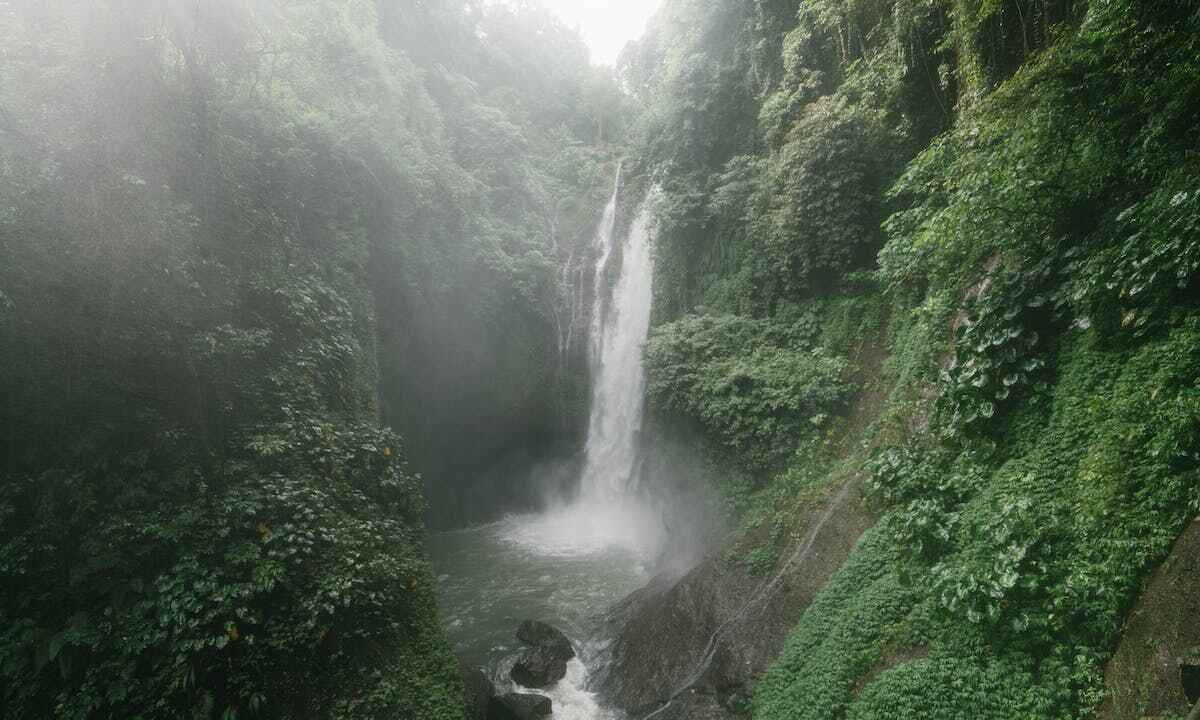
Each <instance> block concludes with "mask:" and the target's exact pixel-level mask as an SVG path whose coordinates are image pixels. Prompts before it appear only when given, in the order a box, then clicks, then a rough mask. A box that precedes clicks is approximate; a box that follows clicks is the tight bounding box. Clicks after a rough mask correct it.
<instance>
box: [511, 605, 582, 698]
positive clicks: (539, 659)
mask: <svg viewBox="0 0 1200 720" xmlns="http://www.w3.org/2000/svg"><path fill="white" fill-rule="evenodd" d="M517 639H518V640H520V641H521V642H523V643H525V644H526V645H528V646H529V647H528V648H527V649H526V650H525V652H524V654H522V655H521V657H520V658H519V659H518V660H517V662H516V664H515V665H513V668H512V671H511V672H510V673H509V675H510V676H511V677H512V679H513V680H514V681H516V682H517V683H518V684H519V685H523V686H524V687H531V688H546V687H550V686H551V685H553V684H554V683H556V682H558V681H559V680H562V679H563V677H565V676H566V674H567V661H568V660H570V659H571V658H573V657H575V648H573V647H571V641H570V640H568V639H567V636H566V635H563V634H562V632H561V631H559V630H558V629H557V628H555V627H553V626H551V625H547V624H546V623H543V622H538V621H535V620H526V621H525V622H523V623H521V627H519V628H518V629H517Z"/></svg>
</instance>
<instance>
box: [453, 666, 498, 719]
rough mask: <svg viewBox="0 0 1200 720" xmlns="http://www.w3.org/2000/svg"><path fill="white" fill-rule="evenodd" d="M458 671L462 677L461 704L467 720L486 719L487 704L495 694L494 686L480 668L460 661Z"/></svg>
mask: <svg viewBox="0 0 1200 720" xmlns="http://www.w3.org/2000/svg"><path fill="white" fill-rule="evenodd" d="M458 672H459V674H460V675H461V676H462V679H463V704H464V705H466V708H467V720H487V718H488V704H489V703H490V702H491V700H492V698H494V697H495V696H496V686H495V685H493V684H492V681H491V680H490V679H488V676H487V675H485V674H484V672H483V671H482V670H480V669H479V668H477V667H473V666H470V665H467V664H466V663H463V662H460V663H459V665H458Z"/></svg>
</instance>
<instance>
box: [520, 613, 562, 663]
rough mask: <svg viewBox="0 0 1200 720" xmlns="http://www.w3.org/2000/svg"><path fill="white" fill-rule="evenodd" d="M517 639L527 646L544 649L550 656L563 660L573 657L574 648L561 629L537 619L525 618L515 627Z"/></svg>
mask: <svg viewBox="0 0 1200 720" xmlns="http://www.w3.org/2000/svg"><path fill="white" fill-rule="evenodd" d="M517 639H518V640H520V641H521V642H523V643H525V644H526V645H528V646H529V647H532V648H538V649H541V650H544V651H545V652H546V654H547V655H549V656H551V657H556V658H560V659H562V660H564V661H566V660H570V659H571V658H573V657H575V648H573V647H571V641H570V640H568V639H567V636H566V635H564V634H563V633H562V631H561V630H559V629H558V628H556V627H554V626H553V625H548V624H546V623H544V622H539V621H537V620H526V621H525V622H523V623H521V626H520V627H518V628H517Z"/></svg>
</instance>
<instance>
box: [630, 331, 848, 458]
mask: <svg viewBox="0 0 1200 720" xmlns="http://www.w3.org/2000/svg"><path fill="white" fill-rule="evenodd" d="M814 335H815V327H814V319H813V318H812V317H811V316H809V315H803V316H800V317H798V318H797V319H796V320H794V321H793V322H792V323H791V324H789V325H785V324H774V323H767V322H762V321H754V320H748V319H745V318H739V317H735V316H723V317H710V316H700V315H693V316H688V317H685V318H683V319H682V320H679V321H677V322H674V323H670V324H668V325H664V326H661V327H658V328H656V329H655V331H654V334H653V335H652V337H651V338H650V341H649V342H648V343H647V346H646V393H647V397H648V399H649V400H650V402H651V403H652V405H653V406H654V407H655V408H657V409H659V410H664V411H669V412H674V413H679V414H681V415H683V416H686V417H689V418H694V419H695V420H697V421H698V422H699V423H700V425H701V426H702V427H703V428H704V429H705V430H706V432H707V433H708V434H709V435H710V436H711V437H712V438H713V440H714V441H715V442H716V443H717V444H718V445H720V446H723V447H725V448H726V449H727V450H728V451H729V452H734V453H736V454H737V457H738V458H739V459H740V460H743V461H745V462H746V463H748V464H749V466H750V467H751V468H752V469H755V470H765V469H770V468H774V467H777V466H778V465H779V463H780V462H781V461H784V460H786V459H787V458H788V457H790V456H791V454H792V453H793V451H794V450H795V448H796V446H797V444H798V443H799V442H800V441H801V440H802V439H803V438H805V437H806V436H809V435H812V434H813V433H815V432H817V431H818V430H819V429H820V428H821V427H822V425H824V423H825V421H826V419H827V416H828V414H829V413H830V412H832V411H834V410H835V409H836V408H837V407H838V406H839V405H840V404H841V403H842V402H843V401H844V400H845V398H846V397H847V395H848V394H849V391H850V386H849V385H848V384H847V383H846V382H845V380H844V376H845V371H846V363H845V361H844V360H842V359H840V358H836V357H831V356H829V355H827V354H826V353H825V352H824V351H823V350H821V349H820V348H811V342H812V338H813V337H814Z"/></svg>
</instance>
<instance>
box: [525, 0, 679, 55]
mask: <svg viewBox="0 0 1200 720" xmlns="http://www.w3.org/2000/svg"><path fill="white" fill-rule="evenodd" d="M543 2H544V3H545V5H546V7H548V8H550V9H551V10H553V11H554V12H556V13H558V15H559V16H560V17H562V19H563V21H564V22H566V23H567V25H569V26H571V27H578V28H579V32H580V34H582V35H583V39H584V41H585V42H587V45H588V48H590V49H591V51H592V62H593V63H596V64H597V65H614V64H616V62H617V56H618V55H620V53H621V49H622V48H623V47H625V43H627V42H629V41H630V40H636V39H637V38H639V37H641V35H642V32H643V31H644V30H645V29H646V21H647V20H649V19H650V16H651V15H653V14H654V12H655V11H656V10H657V9H658V6H659V4H660V0H543Z"/></svg>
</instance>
